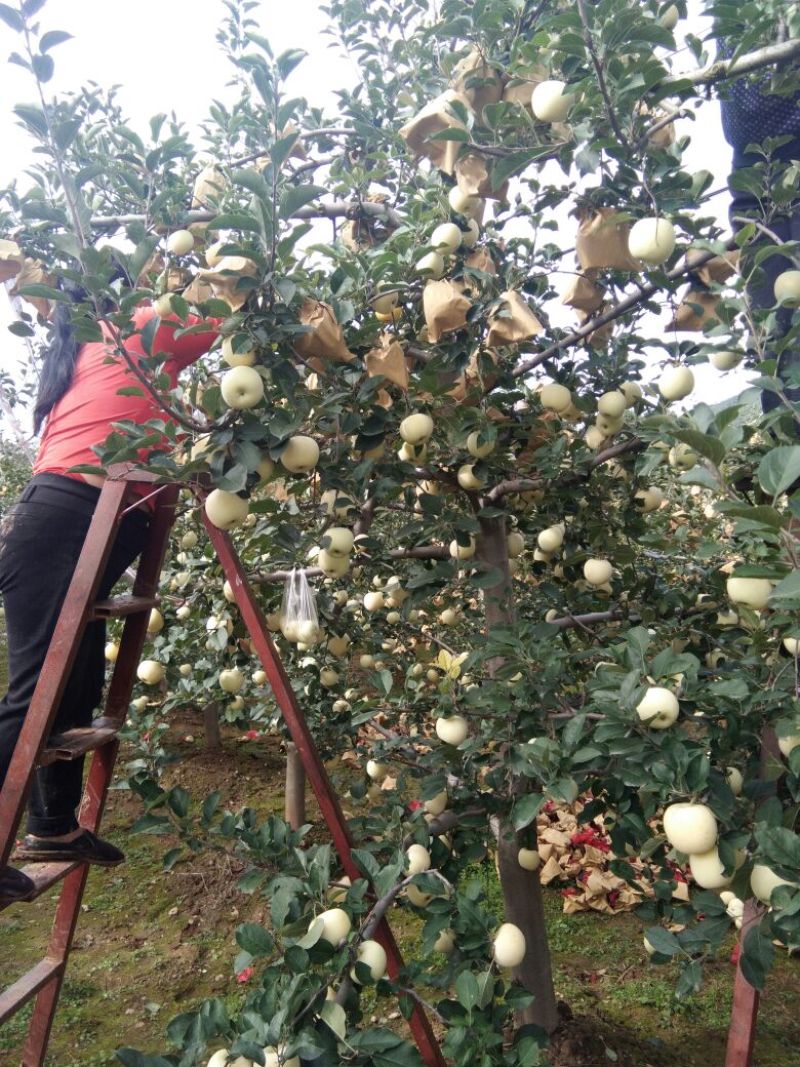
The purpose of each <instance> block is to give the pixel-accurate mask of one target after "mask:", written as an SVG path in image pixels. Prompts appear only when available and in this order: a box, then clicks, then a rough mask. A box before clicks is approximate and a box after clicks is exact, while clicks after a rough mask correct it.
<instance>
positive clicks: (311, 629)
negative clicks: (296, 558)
mask: <svg viewBox="0 0 800 1067" xmlns="http://www.w3.org/2000/svg"><path fill="white" fill-rule="evenodd" d="M281 633H282V634H283V636H284V637H285V638H286V640H287V641H293V642H299V643H301V644H304V645H314V644H316V643H317V641H318V640H319V637H320V630H319V617H318V616H317V603H316V598H315V596H314V592H313V590H312V589H311V586H310V585H309V584H308V578H306V572H305V571H304V570H302V569H300V570H298V568H297V567H293V568H292V573H291V574H290V575H289V577H288V578H287V579H286V584H285V585H284V587H283V601H282V603H281Z"/></svg>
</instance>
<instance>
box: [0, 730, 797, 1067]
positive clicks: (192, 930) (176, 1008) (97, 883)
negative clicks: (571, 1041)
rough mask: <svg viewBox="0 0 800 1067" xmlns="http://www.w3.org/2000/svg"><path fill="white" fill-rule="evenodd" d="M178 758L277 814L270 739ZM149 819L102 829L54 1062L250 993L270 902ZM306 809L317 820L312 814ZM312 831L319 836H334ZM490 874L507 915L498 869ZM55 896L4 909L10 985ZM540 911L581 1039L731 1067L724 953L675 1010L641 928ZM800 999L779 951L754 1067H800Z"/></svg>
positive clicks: (8, 1059) (83, 1063) (147, 1042)
mask: <svg viewBox="0 0 800 1067" xmlns="http://www.w3.org/2000/svg"><path fill="white" fill-rule="evenodd" d="M187 732H191V733H193V734H194V735H195V736H196V737H197V738H198V739H199V738H200V736H201V730H200V726H199V723H195V722H192V721H190V720H188V719H187V723H186V724H185V726H182V727H181V729H179V730H176V731H175V732H174V733H175V736H176V737H181V736H183V735H185V734H186V733H187ZM179 747H180V749H181V751H182V755H184V756H185V757H186V758H185V759H182V760H181V762H179V763H178V764H176V766H175V768H174V769H172V771H171V774H170V778H171V783H170V784H176V782H177V781H178V780H179V781H180V783H181V784H182V785H184V786H185V787H186V788H187V789H189V791H190V792H191V793H192V794H193V795H197V796H203V795H205V794H206V793H208V792H210V791H211V790H212V789H220V790H221V791H222V794H223V803H224V804H226V805H229V806H232V807H236V806H239V805H242V804H250V805H251V806H253V807H255V808H256V809H257V810H258V811H259V813H260V814H266V813H267V812H269V811H276V812H281V811H282V804H283V797H282V793H283V782H282V760H281V757H280V752H279V749H278V742H277V741H276V740H275V739H267V740H265V741H259V742H247V743H240V742H238V741H237V740H236V739H235V737H228V738H227V739H226V741H225V751H224V752H223V753H221V754H219V755H209V754H207V753H205V752H204V751H203V749H202V744H201V742H200V740H197V741H195V742H192V743H187V742H181V743H180V746H179ZM139 814H140V808H139V805H138V802H137V801H136V800H135V799H134V798H132V797H131V796H130V795H128V794H126V793H123V792H113V793H112V794H111V797H110V803H109V814H108V817H107V819H106V822H105V826H104V832H105V833H106V834H107V835H108V836H109V837H111V838H112V839H114V840H115V841H117V842H119V843H121V844H123V845H124V847H125V849H126V852H127V862H126V863H125V864H124V865H123V866H122V867H120V868H117V869H116V870H113V871H108V872H102V871H93V872H92V874H91V877H90V879H89V886H88V892H87V894H86V898H85V907H84V913H83V914H82V916H81V919H80V922H79V926H78V932H77V937H76V942H75V950H74V952H73V955H72V957H71V960H70V967H69V971H68V976H67V979H66V982H65V986H64V991H63V994H62V997H61V1003H60V1006H59V1012H58V1015H57V1017H56V1023H55V1028H54V1033H53V1038H52V1041H51V1046H50V1054H49V1056H48V1058H47V1065H48V1067H55V1065H56V1064H57V1065H58V1067H111V1065H113V1064H117V1063H118V1061H117V1060H116V1059H115V1058H114V1049H115V1048H118V1047H120V1046H122V1045H133V1046H135V1047H139V1048H145V1049H150V1050H153V1051H156V1050H162V1049H163V1048H164V1032H165V1028H166V1025H167V1023H168V1021H169V1020H170V1018H172V1016H173V1015H175V1014H177V1013H178V1012H180V1011H185V1010H188V1009H190V1008H192V1007H194V1006H195V1005H196V1004H197V1003H198V1002H199V1001H200V1000H201V999H202V998H204V997H206V996H209V995H217V996H222V997H224V998H225V999H226V1000H227V1001H229V1002H230V1004H231V1006H235V1004H236V1003H237V1002H238V1001H239V1000H240V998H241V997H242V995H243V989H242V987H241V986H239V985H238V984H237V982H236V979H235V976H234V975H233V973H232V965H233V959H234V955H235V952H236V948H235V944H234V940H233V931H234V929H235V927H236V926H237V924H238V923H240V922H243V921H255V922H259V921H265V920H266V913H265V908H264V905H263V903H262V902H261V901H260V900H259V899H257V898H256V899H254V898H252V897H248V896H245V895H243V894H241V893H239V892H238V891H237V890H236V882H237V879H238V876H239V873H240V872H239V869H238V868H236V866H235V865H234V864H232V862H231V861H230V860H228V859H227V858H225V857H221V856H219V855H215V854H202V855H200V856H197V857H194V858H192V859H191V860H190V861H189V862H187V863H182V864H179V865H178V866H177V867H176V868H175V869H174V870H173V871H171V872H170V873H168V874H164V873H162V870H161V862H160V861H161V856H162V855H163V853H164V851H165V850H166V848H167V847H168V846H167V845H166V844H165V843H164V842H163V841H162V840H160V839H157V838H151V837H147V836H137V837H131V836H129V835H127V831H128V829H129V828H130V826H131V824H132V823H133V821H134V820H135V818H136V817H137V816H138V815H139ZM309 814H310V816H311V817H313V816H314V815H315V811H314V808H313V807H311V808H310V812H309ZM314 836H315V838H317V837H319V838H320V839H321V838H322V837H324V830H323V829H322V828H320V829H319V833H317V832H316V831H315V834H314ZM482 874H483V878H484V879H485V882H486V886H487V892H488V898H489V901H490V904H491V906H492V907H493V908H494V909H495V910H496V912H497V913H498V915H499V914H500V909H501V899H500V893H499V887H498V886H497V881H496V877H495V874H494V870H493V868H492V867H491V865H488V864H487V865H485V866H484V867H483V868H482ZM53 899H54V895H51V897H50V898H49V899H48V898H43V899H42V900H39V901H36V902H35V903H34V904H32V905H20V906H17V907H15V908H9V909H7V910H6V911H5V912H3V913H2V914H0V946H1V947H0V986H5V985H7V984H8V983H9V982H11V981H13V980H14V978H15V977H17V976H18V975H19V973H20V972H21V971H22V970H24V969H25V968H26V967H27V966H30V965H31V964H32V963H34V962H35V961H36V960H37V959H38V958H39V957H40V955H41V954H42V951H43V949H44V946H45V944H46V938H47V933H48V930H49V925H50V922H51V917H52V912H53ZM545 901H546V908H547V914H548V922H549V929H550V936H551V945H552V950H553V958H554V966H555V972H556V986H557V990H558V995H559V997H560V998H561V999H563V1000H564V1001H566V1002H567V1003H569V1005H570V1006H571V1008H572V1010H573V1012H574V1013H575V1014H576V1015H578V1016H581V1017H582V1025H583V1027H584V1028H586V1027H589V1028H591V1029H594V1030H596V1031H597V1032H599V1034H600V1035H602V1037H603V1040H604V1041H605V1043H606V1045H607V1047H608V1048H609V1049H610V1050H611V1051H612V1053H613V1054H615V1055H619V1056H620V1061H619V1062H622V1061H624V1059H627V1060H628V1062H633V1063H636V1065H637V1067H645V1064H652V1067H672V1065H674V1064H677V1063H680V1064H681V1065H682V1067H722V1064H723V1060H724V1043H725V1033H726V1029H727V1024H728V1014H729V1010H730V999H731V989H732V981H733V967H732V966H731V964H730V962H729V960H728V959H727V958H725V959H721V960H719V961H718V962H715V963H713V964H712V965H710V966H709V967H707V968H706V972H705V984H704V986H703V989H702V990H701V992H700V994H699V995H698V996H697V997H696V998H694V999H693V1000H691V1001H689V1002H686V1003H683V1004H682V1003H678V1002H676V1001H675V999H674V996H673V992H672V990H673V974H672V972H671V969H670V968H669V967H654V966H652V965H650V964H648V962H647V960H646V958H645V953H644V951H643V948H642V929H641V925H640V923H639V922H638V921H637V920H636V918H635V917H633V916H631V915H621V916H604V915H596V914H580V915H569V916H567V915H564V914H563V912H562V899H561V897H560V895H559V894H558V893H557V892H555V891H547V892H546V894H545ZM394 926H395V930H396V933H397V936H398V940H399V942H400V945H401V947H402V948H403V950H404V952H405V953H406V954H408V955H411V954H413V952H414V948H415V944H416V940H417V936H418V935H417V930H418V920H417V919H416V918H415V917H413V916H411V915H409V914H408V913H407V912H401V913H400V914H399V915H397V916H396V918H395V920H394ZM732 944H733V941H731V945H732ZM798 994H800V966H799V965H798V963H797V962H796V961H794V960H790V959H789V958H788V957H787V955H786V954H785V953H779V954H778V962H777V967H776V971H775V973H774V975H773V976H772V977H771V979H770V982H769V985H768V988H767V991H766V993H765V996H764V998H763V1000H762V1011H761V1016H760V1028H759V1036H758V1041H757V1045H756V1062H757V1063H758V1064H760V1065H764V1067H766V1065H768V1067H797V1063H798V1060H797V1053H796V1051H795V1050H796V1048H797V1046H798V1043H800V1023H798V1021H797V1016H796V1008H795V1006H796V1004H797V997H798ZM365 1007H366V1008H367V1009H368V1011H369V1013H370V1014H371V1013H372V1012H373V1011H374V1012H376V1013H378V1014H380V1013H381V1012H391V1011H392V1010H393V1005H391V1006H390V1005H387V1004H385V1003H381V1004H375V1005H374V1007H373V1006H372V1005H371V1004H370V1005H366V1004H365ZM27 1017H28V1013H27V1012H24V1013H21V1014H20V1015H18V1016H16V1017H15V1018H14V1019H12V1020H11V1021H10V1022H9V1023H7V1024H6V1025H5V1026H4V1027H2V1029H0V1064H1V1065H4V1067H16V1065H17V1064H18V1063H19V1048H20V1046H21V1043H22V1040H23V1036H24V1032H25V1024H26V1021H27ZM607 1062H608V1063H611V1062H614V1061H613V1060H612V1059H611V1058H609V1059H608V1060H607ZM598 1067H601V1065H600V1064H598Z"/></svg>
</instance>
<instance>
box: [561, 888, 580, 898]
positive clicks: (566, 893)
mask: <svg viewBox="0 0 800 1067" xmlns="http://www.w3.org/2000/svg"><path fill="white" fill-rule="evenodd" d="M577 895H578V890H577V889H575V888H574V886H567V888H566V889H562V890H561V896H562V897H576V896H577Z"/></svg>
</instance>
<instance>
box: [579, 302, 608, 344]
mask: <svg viewBox="0 0 800 1067" xmlns="http://www.w3.org/2000/svg"><path fill="white" fill-rule="evenodd" d="M610 310H611V305H610V304H603V305H602V307H599V308H598V309H597V311H596V312H595V313H591V312H589V311H579V312H578V323H579V325H581V326H583V325H585V323H587V322H588V321H589V320H590V319H593V318H595V316H596V315H597V316H600V315H603V314H605V312H606V311H610ZM613 333H614V322H613V320H612V321H611V322H606V323H604V324H603V325H602V326H598V328H597V329H596V330H592V332H591V333H590V334H588V335H587V336H586V337H585V338H584V341H585V342H586V344H587V345H591V346H592V348H606V347H608V342H609V341H610V340H611V338H612V336H613Z"/></svg>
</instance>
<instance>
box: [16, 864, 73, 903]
mask: <svg viewBox="0 0 800 1067" xmlns="http://www.w3.org/2000/svg"><path fill="white" fill-rule="evenodd" d="M79 866H80V864H79V863H29V864H27V865H26V866H25V867H21V868H20V870H21V871H22V873H23V874H27V876H28V877H29V878H30V879H31V881H32V882H33V883H34V884H35V886H36V892H35V893H34V894H33V896H32V897H30V898H29V899H28V900H25V901H20V903H24V904H32V903H33V901H34V900H36V899H37V897H40V896H42V894H43V893H46V892H47V890H48V889H52V888H53V886H54V885H56V883H57V882H60V881H61V879H62V878H65V877H66V876H67V875H68V874H69V873H70V871H74V870H75V868H76V867H79ZM9 907H11V903H10V902H9V901H4V900H0V911H3V910H4V909H5V908H9Z"/></svg>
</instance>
